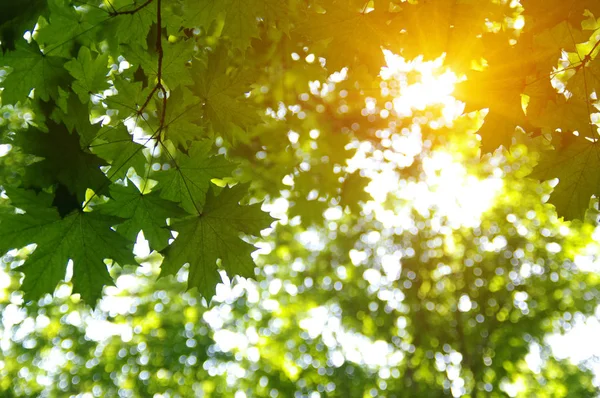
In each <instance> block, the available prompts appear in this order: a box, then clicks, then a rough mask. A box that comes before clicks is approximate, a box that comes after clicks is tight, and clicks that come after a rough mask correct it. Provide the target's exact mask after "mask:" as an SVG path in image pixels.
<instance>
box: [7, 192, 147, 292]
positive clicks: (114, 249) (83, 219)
mask: <svg viewBox="0 0 600 398" xmlns="http://www.w3.org/2000/svg"><path fill="white" fill-rule="evenodd" d="M7 194H8V195H9V198H10V199H11V200H12V201H13V205H15V206H18V207H19V208H21V209H22V210H25V211H26V212H25V214H16V213H15V214H11V215H5V216H3V217H2V221H1V222H0V252H2V253H5V252H6V251H8V250H10V249H14V248H21V247H23V246H26V245H29V244H32V243H35V244H36V249H35V251H34V252H33V253H32V254H31V255H30V256H29V257H28V258H27V260H26V261H25V263H24V264H23V265H22V266H20V267H18V268H17V270H18V271H21V272H23V273H24V274H25V279H24V281H23V285H22V287H21V289H22V290H23V291H24V292H25V298H26V299H27V300H35V299H38V298H40V297H41V296H42V295H44V294H46V293H52V292H53V291H54V289H55V287H56V285H57V284H58V283H59V282H60V281H61V280H63V279H64V278H65V272H66V268H67V263H68V261H69V260H72V261H73V279H72V281H73V291H74V292H75V293H79V294H81V297H82V299H84V300H85V301H86V302H88V303H90V304H94V303H95V302H96V301H97V300H98V298H100V297H101V295H102V288H103V287H104V286H105V285H111V284H113V281H112V278H111V277H110V275H109V273H108V269H107V267H106V264H105V263H104V259H106V258H110V259H113V260H115V261H117V262H118V263H119V264H135V261H134V259H133V254H132V252H131V250H132V248H131V245H130V242H128V241H127V240H125V239H124V238H123V237H121V236H120V235H119V234H117V233H116V232H115V231H113V230H112V229H111V227H112V226H113V225H115V224H117V223H118V222H119V221H120V220H119V219H118V218H114V217H109V216H106V215H102V214H98V213H96V212H91V213H85V212H82V211H74V212H72V213H71V214H69V215H67V216H66V217H65V218H61V217H60V215H59V214H58V212H57V211H56V209H55V208H52V207H49V201H50V197H49V196H48V195H47V194H43V193H42V194H40V195H39V196H38V197H37V198H36V197H35V195H34V194H33V193H31V192H23V191H18V190H14V189H9V190H8V191H7Z"/></svg>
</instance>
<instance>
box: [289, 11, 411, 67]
mask: <svg viewBox="0 0 600 398" xmlns="http://www.w3.org/2000/svg"><path fill="white" fill-rule="evenodd" d="M346 3H347V2H344V1H335V0H334V1H331V2H330V3H329V4H327V6H326V10H325V12H324V13H315V14H314V15H313V16H312V17H311V18H309V19H307V20H306V21H303V24H302V25H301V26H300V27H299V28H298V31H299V32H301V33H302V34H303V35H305V36H307V37H309V38H310V39H311V40H313V41H315V42H319V41H325V42H327V50H326V52H325V58H326V59H327V68H328V69H329V70H330V71H331V72H333V71H338V70H341V69H342V68H343V67H345V66H349V65H351V64H353V63H354V62H355V61H356V62H358V63H359V64H364V65H366V66H367V67H368V68H369V70H370V71H372V72H375V73H377V72H378V71H379V69H380V68H381V67H382V66H384V65H385V58H384V56H383V52H382V51H381V47H384V48H397V47H398V42H397V40H398V38H399V33H400V28H399V27H397V26H396V25H395V24H392V23H390V20H392V19H394V17H396V15H395V14H394V13H388V12H387V10H381V9H380V8H379V7H378V8H376V9H375V10H372V11H370V10H368V9H367V6H368V2H364V1H355V2H352V4H350V5H349V4H346ZM358 32H360V34H361V36H362V38H361V39H360V40H356V34H357V33H358ZM366 38H368V39H366Z"/></svg>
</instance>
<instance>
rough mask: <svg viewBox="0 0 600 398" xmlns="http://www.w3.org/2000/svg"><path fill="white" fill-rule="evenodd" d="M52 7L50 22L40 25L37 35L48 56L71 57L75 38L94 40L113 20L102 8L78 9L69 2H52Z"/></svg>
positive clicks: (82, 6)
mask: <svg viewBox="0 0 600 398" xmlns="http://www.w3.org/2000/svg"><path fill="white" fill-rule="evenodd" d="M48 8H49V9H50V18H49V23H48V22H45V21H41V22H42V23H41V24H40V23H39V22H38V25H39V26H38V29H37V30H36V32H35V35H34V38H35V40H36V41H37V42H38V43H39V44H40V46H42V47H43V48H44V52H45V54H47V55H48V54H50V53H52V54H53V55H58V56H62V57H70V56H71V51H72V49H73V47H74V46H75V40H73V39H74V38H78V39H79V40H81V39H84V38H87V37H93V36H94V35H96V33H97V30H98V29H99V28H100V26H101V25H102V23H103V22H106V21H108V20H109V19H110V16H109V15H108V13H107V12H106V11H105V10H103V9H101V8H98V7H93V6H91V5H86V4H83V5H79V7H77V8H76V7H75V6H74V4H72V3H71V1H68V0H49V1H48ZM44 22H45V23H44Z"/></svg>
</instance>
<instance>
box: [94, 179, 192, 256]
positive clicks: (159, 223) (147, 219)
mask: <svg viewBox="0 0 600 398" xmlns="http://www.w3.org/2000/svg"><path fill="white" fill-rule="evenodd" d="M110 194H111V197H112V199H111V200H109V201H108V202H106V203H104V204H102V205H100V206H98V207H97V208H96V209H97V210H98V211H100V212H102V213H105V214H108V215H111V216H117V217H120V218H123V219H125V220H126V221H124V222H123V223H121V224H119V226H118V227H117V232H119V233H120V234H121V235H123V236H125V237H126V238H127V239H129V240H131V241H135V239H136V237H137V235H138V233H139V232H140V230H142V231H144V237H145V238H146V239H147V240H148V242H150V247H152V248H153V249H154V250H162V249H164V248H165V247H166V246H167V244H168V242H169V239H170V238H171V232H170V231H169V229H167V228H166V226H167V223H166V219H167V218H180V217H184V216H186V215H187V213H186V212H185V211H183V210H182V209H181V208H180V207H179V206H177V204H176V203H174V202H171V201H168V200H165V199H162V198H161V197H160V195H159V192H158V191H152V192H151V193H149V194H142V193H141V192H140V191H139V190H138V189H137V188H136V186H135V185H134V184H133V182H131V181H129V182H128V185H127V186H122V185H112V186H111V188H110Z"/></svg>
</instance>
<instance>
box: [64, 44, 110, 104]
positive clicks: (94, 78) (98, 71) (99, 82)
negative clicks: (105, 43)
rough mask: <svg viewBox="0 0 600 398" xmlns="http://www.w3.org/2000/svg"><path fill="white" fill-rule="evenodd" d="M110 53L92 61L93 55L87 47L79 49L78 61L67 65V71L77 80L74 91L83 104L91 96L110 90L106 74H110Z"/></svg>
mask: <svg viewBox="0 0 600 398" xmlns="http://www.w3.org/2000/svg"><path fill="white" fill-rule="evenodd" d="M107 64H108V53H106V54H99V55H98V56H97V57H96V58H95V59H94V60H92V53H91V52H90V49H89V48H87V47H81V48H80V49H79V55H78V56H77V59H72V60H71V61H69V62H67V63H65V69H67V70H68V71H69V73H70V74H71V76H73V77H74V78H75V81H74V82H73V85H72V87H73V91H75V93H76V94H77V95H78V96H79V99H80V100H81V102H82V103H84V104H86V103H87V102H88V101H89V100H90V94H95V93H98V92H102V91H103V90H104V89H107V88H108V82H107V81H106V74H107V73H108V67H107Z"/></svg>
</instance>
